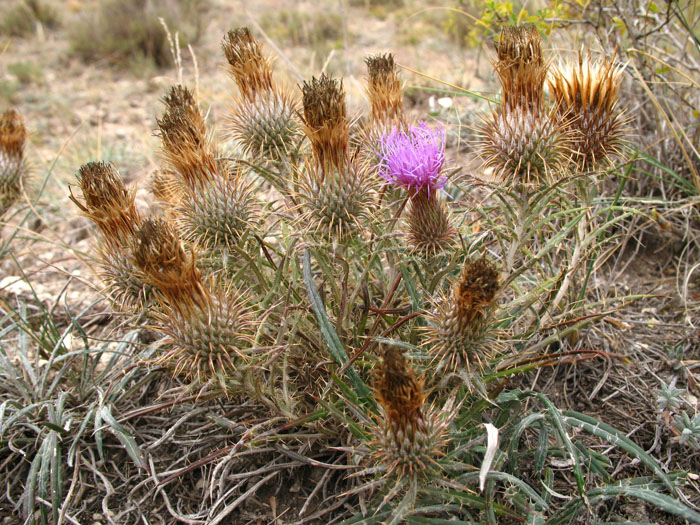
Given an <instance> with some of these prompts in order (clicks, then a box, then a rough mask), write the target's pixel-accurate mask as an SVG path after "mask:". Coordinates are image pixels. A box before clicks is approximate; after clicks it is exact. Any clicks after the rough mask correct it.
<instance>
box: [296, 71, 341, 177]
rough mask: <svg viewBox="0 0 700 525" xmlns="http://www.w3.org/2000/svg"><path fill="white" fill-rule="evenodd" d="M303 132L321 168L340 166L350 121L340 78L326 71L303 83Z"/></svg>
mask: <svg viewBox="0 0 700 525" xmlns="http://www.w3.org/2000/svg"><path fill="white" fill-rule="evenodd" d="M302 102H303V105H304V114H303V121H304V132H305V133H306V136H307V137H308V138H309V141H310V142H311V146H312V148H313V151H314V156H315V158H316V161H317V163H318V164H320V165H321V167H322V168H323V169H326V168H328V167H330V166H338V167H339V166H342V164H343V163H344V161H345V159H346V157H347V151H348V143H349V140H350V124H349V122H348V117H347V108H346V107H345V92H344V91H343V83H342V81H338V80H335V79H333V78H331V77H329V76H327V75H326V74H325V73H323V74H321V76H320V77H319V78H315V77H313V78H312V79H311V82H304V85H303V86H302Z"/></svg>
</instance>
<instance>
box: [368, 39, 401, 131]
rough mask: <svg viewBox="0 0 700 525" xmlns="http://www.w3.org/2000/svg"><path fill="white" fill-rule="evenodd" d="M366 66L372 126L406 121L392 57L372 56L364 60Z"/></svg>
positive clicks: (399, 82) (389, 55)
mask: <svg viewBox="0 0 700 525" xmlns="http://www.w3.org/2000/svg"><path fill="white" fill-rule="evenodd" d="M365 63H366V64H367V73H368V78H367V95H368V96H369V102H370V106H371V108H372V112H371V118H372V122H373V124H375V125H377V124H386V123H388V122H391V121H394V122H396V123H403V122H404V121H405V119H406V116H405V114H404V108H403V91H402V89H401V79H400V78H399V74H398V71H397V70H396V65H395V64H394V55H392V54H391V53H386V54H384V55H374V56H371V57H367V58H366V59H365Z"/></svg>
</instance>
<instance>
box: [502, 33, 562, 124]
mask: <svg viewBox="0 0 700 525" xmlns="http://www.w3.org/2000/svg"><path fill="white" fill-rule="evenodd" d="M496 54H497V56H498V60H497V62H496V63H495V65H494V67H495V69H496V73H497V74H498V77H499V79H500V81H501V86H502V88H503V101H502V107H503V111H508V110H512V109H514V108H515V107H517V106H520V107H524V108H527V109H531V110H539V109H540V108H541V107H542V103H543V97H544V89H543V88H544V81H545V78H546V76H547V69H548V67H549V66H548V64H547V62H546V61H545V59H544V57H543V54H542V37H541V36H540V34H539V32H538V31H537V28H535V26H534V25H532V24H525V25H519V26H509V27H506V28H504V29H503V30H502V31H501V35H500V38H499V39H498V42H497V43H496Z"/></svg>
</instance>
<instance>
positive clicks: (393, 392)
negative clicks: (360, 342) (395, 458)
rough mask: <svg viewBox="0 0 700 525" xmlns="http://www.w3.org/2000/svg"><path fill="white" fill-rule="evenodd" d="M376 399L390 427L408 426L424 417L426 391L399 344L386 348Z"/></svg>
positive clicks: (377, 384) (375, 387) (375, 388)
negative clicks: (398, 346)
mask: <svg viewBox="0 0 700 525" xmlns="http://www.w3.org/2000/svg"><path fill="white" fill-rule="evenodd" d="M374 390H375V396H376V398H377V401H378V402H379V403H380V404H381V405H382V407H384V410H385V412H386V414H387V417H388V419H389V424H390V426H392V425H398V426H399V427H401V428H403V429H405V428H406V427H408V426H414V425H416V424H417V422H418V419H419V418H420V417H421V414H422V409H423V404H424V403H425V393H424V392H423V381H422V380H421V379H419V378H417V377H416V374H415V372H414V371H413V370H412V369H411V367H410V366H409V365H408V361H407V360H406V357H405V356H404V355H403V354H402V353H401V351H400V350H399V349H398V348H396V347H393V346H391V347H387V349H386V351H385V352H384V358H383V359H382V364H381V366H380V367H379V369H378V371H377V373H376V375H375V382H374Z"/></svg>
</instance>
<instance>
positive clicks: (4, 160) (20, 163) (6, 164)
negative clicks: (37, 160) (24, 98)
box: [0, 109, 27, 217]
mask: <svg viewBox="0 0 700 525" xmlns="http://www.w3.org/2000/svg"><path fill="white" fill-rule="evenodd" d="M26 142H27V128H26V127H25V125H24V118H22V115H20V114H19V113H18V112H17V111H15V110H13V109H11V110H9V111H5V112H4V113H2V115H0V217H2V216H3V215H4V214H5V212H6V211H7V210H8V209H9V208H10V206H12V205H13V204H14V203H15V201H16V200H17V199H18V198H19V195H20V191H21V188H22V178H23V176H24V174H25V172H26V166H25V162H24V147H25V145H26Z"/></svg>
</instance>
